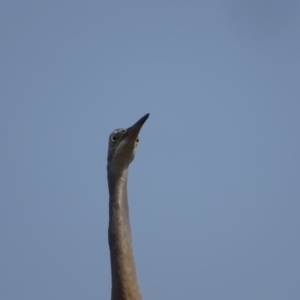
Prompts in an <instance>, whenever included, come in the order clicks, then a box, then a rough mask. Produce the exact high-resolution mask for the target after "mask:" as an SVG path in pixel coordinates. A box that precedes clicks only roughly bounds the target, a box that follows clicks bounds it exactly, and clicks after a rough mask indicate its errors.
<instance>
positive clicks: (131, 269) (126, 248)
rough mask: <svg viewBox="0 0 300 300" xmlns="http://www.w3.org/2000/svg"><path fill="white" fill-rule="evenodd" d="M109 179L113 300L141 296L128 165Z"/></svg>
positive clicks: (131, 298) (137, 298) (136, 299)
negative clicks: (133, 234) (133, 237)
mask: <svg viewBox="0 0 300 300" xmlns="http://www.w3.org/2000/svg"><path fill="white" fill-rule="evenodd" d="M107 176H108V182H109V227H108V241H109V248H110V261H111V276H112V295H111V299H112V300H141V299H142V297H141V294H140V290H139V285H138V280H137V274H136V268H135V262H134V255H133V248H132V238H131V229H130V221H129V207H128V199H127V176H128V169H126V170H123V171H122V172H119V173H115V172H114V173H110V172H108V173H107Z"/></svg>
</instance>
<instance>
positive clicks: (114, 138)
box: [110, 134, 118, 142]
mask: <svg viewBox="0 0 300 300" xmlns="http://www.w3.org/2000/svg"><path fill="white" fill-rule="evenodd" d="M110 139H111V141H112V142H115V141H116V140H117V139H118V137H117V136H116V135H115V134H113V135H112V136H111V138H110Z"/></svg>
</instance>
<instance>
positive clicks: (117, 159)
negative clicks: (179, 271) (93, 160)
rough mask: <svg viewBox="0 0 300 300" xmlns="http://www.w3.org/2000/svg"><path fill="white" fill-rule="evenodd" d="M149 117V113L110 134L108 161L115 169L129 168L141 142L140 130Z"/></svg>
mask: <svg viewBox="0 0 300 300" xmlns="http://www.w3.org/2000/svg"><path fill="white" fill-rule="evenodd" d="M148 117H149V114H146V115H144V116H143V117H142V118H140V119H139V120H138V121H137V122H136V123H135V124H134V125H132V126H131V127H129V128H119V129H116V130H114V131H113V132H112V133H111V134H110V136H109V142H108V155H107V163H108V165H110V166H111V167H113V169H124V168H127V167H128V166H129V164H130V163H131V162H132V161H133V159H134V155H135V149H136V147H137V145H138V143H139V137H138V135H139V132H140V130H141V128H142V126H143V125H144V123H145V122H146V120H147V119H148Z"/></svg>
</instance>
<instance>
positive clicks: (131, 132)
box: [124, 114, 150, 141]
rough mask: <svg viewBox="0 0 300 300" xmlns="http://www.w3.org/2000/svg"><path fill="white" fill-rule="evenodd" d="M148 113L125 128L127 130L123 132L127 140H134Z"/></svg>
mask: <svg viewBox="0 0 300 300" xmlns="http://www.w3.org/2000/svg"><path fill="white" fill-rule="evenodd" d="M149 115H150V114H145V115H144V116H143V117H141V118H140V119H139V120H138V121H137V122H136V123H135V124H134V125H132V126H131V127H129V128H127V131H126V133H125V136H124V137H125V138H127V139H129V140H133V141H135V140H136V139H137V137H138V135H139V132H140V130H141V128H142V127H143V125H144V123H145V122H146V120H147V119H148V118H149Z"/></svg>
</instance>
